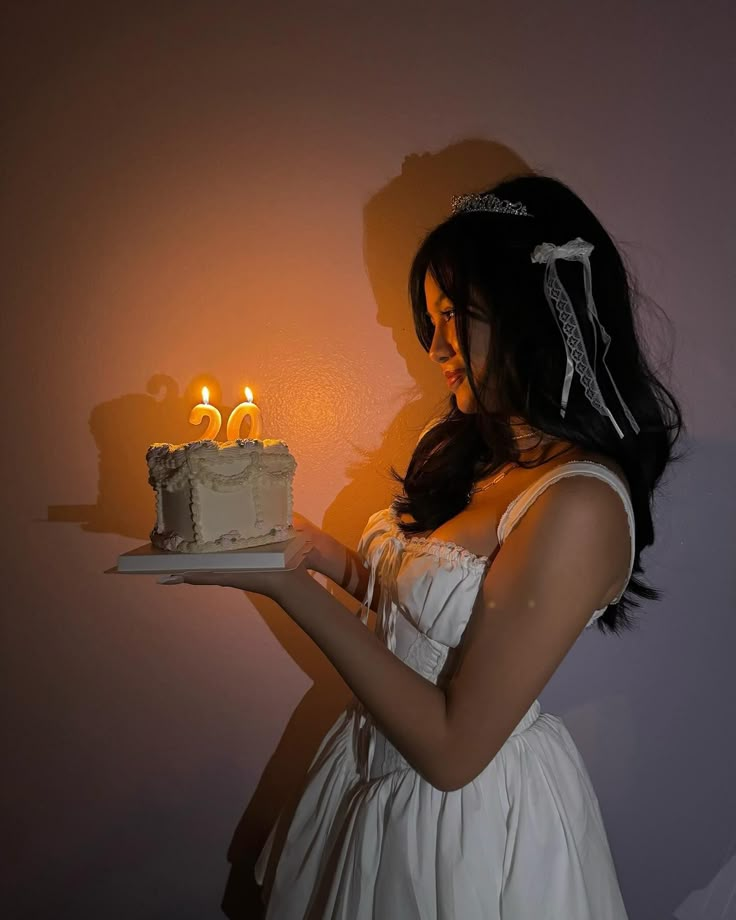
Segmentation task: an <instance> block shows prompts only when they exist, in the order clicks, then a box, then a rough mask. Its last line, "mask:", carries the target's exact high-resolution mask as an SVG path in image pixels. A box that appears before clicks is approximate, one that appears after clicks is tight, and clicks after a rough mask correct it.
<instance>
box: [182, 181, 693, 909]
mask: <svg viewBox="0 0 736 920" xmlns="http://www.w3.org/2000/svg"><path fill="white" fill-rule="evenodd" d="M410 293H411V300H412V305H413V311H414V323H415V327H416V331H417V335H418V337H419V340H420V342H421V343H422V345H423V347H424V348H425V350H426V351H427V352H428V354H429V357H430V359H431V360H433V361H435V362H436V363H437V365H438V368H439V372H441V373H444V375H445V377H446V379H447V382H448V386H449V387H450V390H451V394H450V399H449V408H448V410H447V412H446V414H445V415H444V416H443V417H442V418H441V419H439V420H435V421H434V423H433V424H431V425H430V426H428V428H427V429H425V432H423V435H422V437H421V438H420V440H419V443H418V444H417V447H416V449H415V451H414V455H413V456H412V458H411V462H410V463H409V467H408V470H407V472H406V475H405V476H404V477H401V476H399V475H398V474H396V473H395V475H396V477H397V479H398V480H399V481H400V482H401V485H402V489H401V492H400V494H399V495H398V496H397V498H396V499H395V501H394V502H393V504H392V506H391V507H390V508H388V509H384V510H382V511H378V512H377V513H376V514H374V515H373V516H372V517H371V518H370V519H369V520H368V523H367V525H366V527H365V530H364V532H363V535H362V537H361V540H360V543H359V546H358V550H357V552H353V551H351V550H349V549H347V548H346V547H344V546H342V545H340V544H339V543H338V542H337V541H335V540H334V539H333V538H331V537H330V536H329V535H327V534H325V533H324V532H322V531H321V530H319V528H317V527H316V526H315V525H313V524H312V523H311V522H309V521H307V520H306V519H304V518H303V517H301V516H299V515H296V520H295V524H296V526H297V527H299V528H300V529H303V530H305V531H306V532H307V534H308V536H309V537H310V538H311V541H312V548H311V550H310V551H309V555H308V557H307V559H306V561H305V563H304V564H303V565H302V566H301V567H300V568H298V569H297V570H296V571H294V572H287V573H269V574H265V575H264V574H255V573H252V574H250V575H243V576H240V575H234V576H230V575H228V576H206V575H202V576H191V577H189V576H187V577H186V580H187V581H190V582H192V583H197V584H204V583H216V584H225V585H230V586H232V587H236V588H242V589H245V590H248V591H254V592H257V593H262V594H266V595H268V596H270V597H272V598H274V599H275V600H276V601H278V602H279V603H280V604H281V606H282V607H283V608H284V609H285V610H286V612H287V613H288V614H289V615H290V616H291V617H292V618H293V619H294V620H295V621H296V622H297V623H298V624H299V625H300V626H301V627H302V628H303V629H304V630H306V632H307V633H308V634H309V635H310V636H311V637H312V638H313V640H314V641H315V642H316V643H317V644H318V645H319V646H320V648H321V649H322V650H323V652H324V653H325V654H326V655H327V656H328V658H329V659H330V660H331V662H332V663H333V664H334V666H335V667H336V668H337V670H338V671H339V672H340V674H341V675H342V677H343V678H344V679H345V681H346V682H347V684H348V685H349V686H350V687H351V689H352V690H353V691H354V699H353V701H352V703H351V705H350V706H349V707H348V708H347V710H346V711H345V712H344V713H342V714H341V715H340V717H339V718H338V719H337V720H336V722H335V724H334V725H333V726H332V728H331V729H330V730H329V731H328V732H327V734H326V736H325V738H324V739H323V741H322V743H321V745H320V748H319V750H318V752H317V754H316V755H315V757H314V760H313V761H312V764H311V766H310V770H309V773H308V777H307V780H306V784H305V787H304V789H303V791H302V794H301V799H300V801H299V804H298V806H297V808H296V811H295V812H294V815H293V818H292V819H291V822H290V824H289V826H288V829H287V828H282V829H280V830H281V835H282V836H284V835H285V842H284V845H283V848H282V850H281V852H280V853H275V852H274V853H272V845H273V842H274V839H275V837H276V831H277V828H278V822H277V824H276V826H275V827H274V828H273V830H272V832H271V835H270V837H269V839H268V841H267V842H266V845H265V847H264V849H263V852H262V853H261V856H260V859H259V861H258V864H257V866H256V879H257V881H258V882H259V884H263V883H264V881H268V880H272V885H271V890H270V892H267V891H265V890H264V893H263V894H264V897H263V899H264V903H266V902H267V909H266V914H265V916H266V917H267V918H269V920H271V918H278V920H297V918H299V920H302V918H311V920H317V918H326V917H330V918H338V917H339V918H350V920H362V918H366V920H367V918H380V920H409V918H412V920H413V918H416V920H429V918H433V920H435V918H436V920H481V918H482V920H490V918H504V920H527V918H528V920H540V918H542V917H549V918H565V920H583V918H585V920H593V918H595V920H608V918H610V920H614V918H615V920H623V918H625V917H626V916H627V915H626V910H625V907H624V903H623V900H622V897H621V893H620V890H619V884H618V881H617V876H616V871H615V867H614V861H613V858H612V855H611V852H610V849H609V845H608V841H607V836H606V832H605V829H604V825H603V822H602V818H601V812H600V809H599V806H598V801H597V798H596V795H595V792H594V790H593V787H592V785H591V782H590V778H589V776H588V773H587V771H586V768H585V765H584V763H583V761H582V759H581V756H580V754H579V752H578V750H577V748H576V746H575V744H574V742H573V739H572V737H571V736H570V734H569V733H568V731H567V729H566V727H565V725H564V723H563V722H562V721H561V720H560V719H559V718H558V717H556V716H553V715H550V714H549V713H543V712H541V711H540V705H539V702H538V700H537V697H538V695H539V694H540V693H541V691H542V690H543V688H544V686H545V685H546V683H547V682H548V681H549V679H550V677H551V676H552V674H553V673H554V672H555V670H556V668H557V667H558V666H559V664H560V663H561V662H562V660H563V659H564V657H565V655H566V654H567V652H568V651H569V650H570V648H571V647H572V646H573V644H574V643H575V641H576V639H577V638H578V636H579V635H580V634H581V632H582V631H583V629H584V628H586V627H587V626H591V625H592V624H593V623H596V624H597V626H598V628H599V629H600V630H601V631H602V632H604V633H606V632H608V633H616V632H619V631H620V630H621V629H622V628H628V627H630V626H631V625H632V624H631V620H630V617H629V615H628V612H627V608H629V607H631V606H632V605H635V606H638V605H637V604H636V602H635V601H634V600H633V596H634V595H637V596H638V597H644V598H647V599H657V598H658V597H659V592H658V591H656V590H654V589H653V588H651V587H648V586H647V585H645V584H644V582H643V581H642V580H641V578H640V577H638V576H640V575H641V573H642V566H641V563H640V556H641V552H642V550H643V549H644V548H645V547H646V546H648V545H650V544H651V543H652V542H653V541H654V531H653V523H652V500H653V494H654V490H655V487H656V485H657V482H658V480H659V479H660V477H661V475H662V473H663V472H664V470H665V467H666V466H667V464H668V463H669V462H670V461H671V460H673V459H674V458H673V446H674V443H675V441H676V439H677V437H678V435H679V433H680V430H681V426H682V420H681V415H680V409H679V406H678V404H677V402H676V401H675V399H674V398H673V397H672V395H671V394H670V393H669V392H668V390H667V389H666V388H665V387H664V386H663V385H662V384H661V383H660V382H659V381H658V380H657V379H656V377H655V375H654V373H653V372H652V370H651V369H650V368H649V366H648V365H647V361H646V359H645V357H644V354H643V352H642V348H641V345H640V343H639V341H638V339H637V333H636V328H635V324H634V316H633V304H632V300H633V294H632V288H631V284H630V282H629V279H628V277H627V272H626V270H625V268H624V265H623V262H622V259H621V257H620V255H619V253H618V251H617V249H616V247H615V245H614V243H613V242H612V240H611V239H610V237H609V236H608V234H607V233H606V231H605V230H604V229H603V227H602V226H601V224H600V223H599V222H598V220H597V219H596V218H595V216H594V215H593V214H592V213H591V212H590V210H589V209H588V208H587V207H586V206H585V205H584V204H583V202H582V201H581V200H580V199H579V198H578V197H577V196H576V195H574V194H573V193H572V192H571V191H570V189H569V188H567V187H566V186H565V185H564V184H562V183H561V182H559V181H557V180H555V179H552V178H548V177H544V176H540V175H524V176H518V177H515V178H512V179H508V180H506V181H504V182H501V183H500V184H498V185H497V186H495V187H494V188H493V189H490V190H488V191H486V192H483V193H480V194H475V195H469V196H462V197H460V198H458V199H456V200H455V201H454V203H453V214H452V215H451V216H450V217H449V218H448V219H447V220H446V221H445V222H443V223H442V224H441V225H440V226H439V227H437V228H436V229H435V230H433V231H432V232H431V233H430V234H429V235H428V237H427V238H426V239H425V241H424V242H423V243H422V245H421V247H420V249H419V251H418V253H417V255H416V257H415V259H414V262H413V265H412V267H411V273H410ZM308 569H312V570H315V571H318V572H321V573H323V574H324V575H326V576H328V577H329V578H331V579H332V580H334V581H335V582H337V583H338V584H340V585H341V586H342V587H343V588H345V589H346V590H348V591H349V592H350V593H351V594H353V595H354V596H355V597H356V598H358V599H361V600H363V606H362V607H361V610H360V613H361V616H360V618H358V617H351V616H349V615H346V612H345V608H344V607H343V606H342V605H341V604H340V603H339V602H338V601H337V600H336V599H335V598H333V597H332V596H331V595H330V594H329V593H328V592H327V591H326V590H325V589H324V588H322V586H321V585H320V584H318V583H317V582H316V581H315V580H314V579H312V578H311V576H310V575H309V574H308V571H307V570H308ZM369 610H373V611H374V612H375V613H376V626H375V631H374V630H372V629H370V628H366V626H368V625H369ZM287 831H288V832H287ZM271 856H273V863H272V864H271V865H270V866H269V867H268V868H269V870H270V871H268V872H267V871H266V870H267V864H268V862H269V857H271ZM276 861H277V862H276Z"/></svg>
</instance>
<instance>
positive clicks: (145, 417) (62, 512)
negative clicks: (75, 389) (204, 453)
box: [48, 374, 230, 540]
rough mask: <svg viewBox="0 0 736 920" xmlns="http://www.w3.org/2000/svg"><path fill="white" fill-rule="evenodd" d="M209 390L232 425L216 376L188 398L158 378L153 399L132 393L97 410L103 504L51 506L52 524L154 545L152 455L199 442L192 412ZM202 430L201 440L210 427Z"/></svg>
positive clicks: (198, 381) (93, 423)
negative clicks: (161, 446) (158, 446)
mask: <svg viewBox="0 0 736 920" xmlns="http://www.w3.org/2000/svg"><path fill="white" fill-rule="evenodd" d="M203 386H207V387H209V391H210V403H212V404H213V405H216V406H217V407H218V409H220V412H221V413H222V416H223V419H224V420H225V421H226V420H227V418H228V415H229V414H230V407H224V406H223V405H222V403H221V400H220V397H221V390H220V385H219V383H218V382H217V380H216V379H215V378H214V377H213V376H212V375H210V374H202V375H201V376H199V377H196V378H195V379H194V380H192V382H191V383H190V384H189V386H187V387H186V389H185V391H184V393H182V394H179V385H178V384H177V382H176V381H175V380H174V379H173V378H171V377H168V376H166V375H165V374H156V375H155V376H153V377H152V378H151V379H150V380H149V382H148V386H147V387H146V390H147V393H131V394H128V395H126V396H120V397H119V398H118V399H111V400H110V401H109V402H105V403H100V405H99V406H95V407H94V409H93V410H92V412H91V414H90V418H89V427H90V431H91V433H92V437H93V438H94V440H95V445H96V447H97V453H98V457H99V461H98V462H99V472H98V481H97V504H95V505H50V506H49V508H48V520H49V521H50V522H52V523H55V522H66V523H80V524H82V529H83V530H89V531H92V532H94V533H116V534H120V536H123V537H135V538H137V539H140V540H148V538H149V536H150V533H151V528H152V527H153V523H154V521H155V519H156V505H155V498H154V493H153V490H152V489H151V486H150V485H149V484H148V470H147V466H146V451H147V450H148V448H149V446H150V445H151V444H153V443H155V442H156V441H168V442H169V443H171V444H181V443H183V442H185V441H194V440H196V439H197V436H198V432H197V429H195V428H194V427H193V426H192V425H190V424H189V421H188V419H189V413H190V412H191V410H192V407H193V406H195V405H196V404H197V403H199V402H201V401H202V387H203ZM162 391H163V395H160V394H161V393H162ZM200 428H201V429H202V430H201V431H200V432H199V437H201V436H202V433H203V431H204V429H205V428H206V423H205V422H203V423H202V424H201V426H200Z"/></svg>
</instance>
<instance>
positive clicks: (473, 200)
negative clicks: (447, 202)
mask: <svg viewBox="0 0 736 920" xmlns="http://www.w3.org/2000/svg"><path fill="white" fill-rule="evenodd" d="M462 211H495V212H496V213H497V214H515V215H516V216H517V217H532V215H531V214H530V213H529V212H528V211H527V209H526V205H524V204H522V203H521V202H520V201H505V200H504V199H503V198H499V197H498V196H497V195H494V194H493V192H482V193H474V194H469V195H455V197H454V198H453V199H452V213H453V214H459V213H460V212H462Z"/></svg>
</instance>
